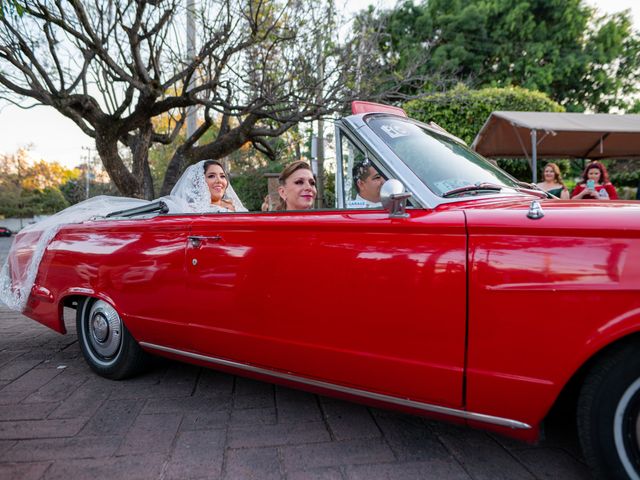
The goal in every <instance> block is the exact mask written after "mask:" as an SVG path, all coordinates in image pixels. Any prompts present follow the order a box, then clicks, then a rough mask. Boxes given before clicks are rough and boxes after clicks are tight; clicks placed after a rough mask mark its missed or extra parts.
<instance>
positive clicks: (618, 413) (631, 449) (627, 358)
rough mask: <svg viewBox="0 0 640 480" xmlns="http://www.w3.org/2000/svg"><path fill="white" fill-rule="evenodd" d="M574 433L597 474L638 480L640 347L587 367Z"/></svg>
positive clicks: (623, 348) (634, 345)
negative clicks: (576, 434) (576, 432)
mask: <svg viewBox="0 0 640 480" xmlns="http://www.w3.org/2000/svg"><path fill="white" fill-rule="evenodd" d="M578 433H579V436H580V443H581V444H582V449H583V452H584V455H585V459H586V460H587V462H588V463H589V464H590V465H591V467H592V468H593V469H594V471H595V472H596V474H597V475H598V476H600V477H601V478H611V479H633V480H638V479H640V343H638V342H634V343H628V344H626V345H624V346H621V347H618V348H616V350H615V351H613V352H611V354H610V355H608V356H607V357H606V358H604V359H603V360H602V361H601V362H599V363H598V364H597V365H596V366H595V367H594V368H592V370H591V371H590V373H589V374H588V376H587V378H586V381H585V383H584V386H583V387H582V390H581V394H580V400H579V402H578Z"/></svg>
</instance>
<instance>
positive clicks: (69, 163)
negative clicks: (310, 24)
mask: <svg viewBox="0 0 640 480" xmlns="http://www.w3.org/2000/svg"><path fill="white" fill-rule="evenodd" d="M586 1H587V3H588V4H590V5H592V6H595V7H596V8H597V9H598V10H599V11H600V12H601V13H609V14H610V13H614V12H619V11H622V10H625V9H631V15H632V18H633V21H634V24H635V27H636V30H640V0H586ZM395 3H396V1H395V0H337V1H336V4H337V6H338V8H341V9H342V10H343V12H345V13H344V14H345V15H347V16H351V15H352V14H353V12H357V11H359V10H361V9H363V8H366V7H367V6H368V5H370V4H371V5H374V6H377V7H383V8H391V7H393V6H394V5H395ZM25 105H30V103H26V104H25ZM28 145H31V157H32V158H33V159H34V160H39V159H44V160H47V161H58V162H60V163H61V164H62V165H64V166H66V167H69V168H71V167H74V166H76V165H78V164H80V163H82V162H83V158H84V156H85V155H86V153H87V151H86V150H85V149H83V147H85V148H86V147H89V148H93V139H91V138H90V137H88V136H87V135H85V134H84V133H82V131H81V130H80V129H79V128H78V127H77V126H76V125H75V124H74V123H73V122H72V121H71V120H69V119H68V118H66V117H64V116H63V115H61V114H59V113H58V112H57V111H56V110H54V109H53V108H51V107H43V106H37V107H33V108H30V109H28V110H24V109H21V108H18V107H15V106H13V105H6V104H0V154H12V153H14V152H16V151H17V150H18V149H19V148H21V147H26V146H28Z"/></svg>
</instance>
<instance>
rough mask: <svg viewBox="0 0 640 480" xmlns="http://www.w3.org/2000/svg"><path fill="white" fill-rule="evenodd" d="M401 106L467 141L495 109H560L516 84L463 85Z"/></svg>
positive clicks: (536, 93) (549, 110) (413, 114)
mask: <svg viewBox="0 0 640 480" xmlns="http://www.w3.org/2000/svg"><path fill="white" fill-rule="evenodd" d="M403 108H404V109H405V111H406V112H407V114H408V115H409V116H410V117H412V118H415V119H417V120H420V121H423V122H425V123H428V122H429V121H433V122H435V123H437V124H438V125H440V126H441V127H443V128H445V129H447V130H448V131H449V132H451V133H452V134H454V135H455V136H457V137H460V138H461V139H462V140H464V141H465V142H467V143H468V144H469V145H471V143H472V142H473V139H474V138H475V137H476V135H477V134H478V132H479V131H480V129H481V128H482V126H483V125H484V123H485V122H486V121H487V119H488V118H489V115H491V112H494V111H496V110H513V111H521V112H564V108H563V107H562V106H561V105H560V104H559V103H556V102H554V101H553V100H551V99H550V98H549V97H548V96H547V95H545V94H544V93H540V92H536V91H531V90H527V89H525V88H520V87H509V88H483V89H481V90H470V89H469V88H467V87H466V86H464V85H458V86H457V87H455V88H454V89H452V90H449V91H448V92H444V93H435V94H432V95H428V96H426V97H423V98H420V99H417V100H411V101H409V102H406V103H405V104H404V105H403Z"/></svg>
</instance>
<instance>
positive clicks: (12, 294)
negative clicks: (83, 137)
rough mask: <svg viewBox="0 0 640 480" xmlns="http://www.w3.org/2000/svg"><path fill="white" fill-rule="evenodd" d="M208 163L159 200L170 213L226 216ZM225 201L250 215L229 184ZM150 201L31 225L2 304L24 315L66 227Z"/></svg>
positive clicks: (88, 206)
mask: <svg viewBox="0 0 640 480" xmlns="http://www.w3.org/2000/svg"><path fill="white" fill-rule="evenodd" d="M203 165H204V161H201V162H198V163H196V164H194V165H191V166H189V167H188V168H187V169H186V170H185V172H184V174H183V175H182V177H180V179H179V180H178V182H177V183H176V185H175V187H174V188H173V190H171V195H169V196H167V197H162V198H160V199H159V200H163V201H165V203H166V204H167V205H168V207H169V213H173V214H180V213H207V212H226V211H228V210H227V209H226V208H224V207H219V206H217V205H211V193H210V192H209V187H208V186H207V182H206V180H205V177H204V166H203ZM225 198H227V199H229V200H231V201H232V202H233V205H234V207H235V211H236V212H246V211H247V209H246V208H244V206H243V205H242V202H241V201H240V199H239V198H238V196H237V195H236V193H235V191H234V190H233V187H231V185H230V184H229V185H228V186H227V190H226V192H225ZM148 203H149V201H147V200H140V199H137V198H127V197H110V196H106V195H101V196H98V197H93V198H90V199H88V200H85V201H84V202H80V203H77V204H76V205H72V206H71V207H69V208H66V209H64V210H62V211H61V212H58V213H57V214H55V215H52V216H51V217H49V218H46V219H44V220H42V221H40V222H38V223H35V224H33V225H29V226H27V227H25V228H24V229H22V230H21V231H20V234H19V235H18V236H17V237H15V238H14V241H13V244H12V245H11V249H10V250H9V255H8V256H7V258H6V260H5V262H4V264H3V265H2V269H1V270H0V301H2V302H3V303H4V304H6V305H7V306H8V307H9V308H10V309H12V310H15V311H18V312H23V311H24V309H25V307H26V305H27V301H28V300H29V295H30V294H31V289H32V288H33V285H34V283H35V280H36V276H37V275H38V270H39V268H40V261H41V260H42V257H43V256H44V253H45V251H46V249H47V247H48V245H49V243H50V242H51V240H52V239H53V238H54V237H55V235H56V233H58V230H59V229H60V227H62V226H63V225H68V224H74V223H82V222H85V221H87V220H89V219H91V218H94V217H104V216H105V215H107V214H109V213H111V212H116V211H120V210H127V209H129V208H134V207H140V206H142V205H146V204H148Z"/></svg>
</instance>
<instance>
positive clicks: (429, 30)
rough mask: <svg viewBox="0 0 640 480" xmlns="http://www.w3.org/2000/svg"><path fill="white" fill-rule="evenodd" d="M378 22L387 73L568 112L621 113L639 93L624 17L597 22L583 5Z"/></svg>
mask: <svg viewBox="0 0 640 480" xmlns="http://www.w3.org/2000/svg"><path fill="white" fill-rule="evenodd" d="M366 15H367V14H365V13H362V14H361V18H362V19H365V18H366ZM377 22H378V25H379V27H378V28H384V31H385V32H386V33H387V35H385V36H383V37H382V40H381V41H380V45H379V48H380V50H381V51H382V52H383V53H384V55H385V56H386V57H387V58H392V59H395V63H394V65H393V66H394V67H396V68H397V67H401V66H405V67H406V66H411V65H415V66H416V67H417V69H418V71H419V72H421V73H422V74H423V75H424V76H425V77H426V78H433V77H435V76H443V75H444V76H453V77H455V78H457V79H458V80H459V81H463V82H465V83H467V84H468V85H472V86H474V87H488V86H497V87H507V86H512V85H513V86H520V87H523V88H528V89H531V90H538V91H541V92H545V93H547V94H548V95H549V96H550V97H551V98H552V99H553V100H555V101H557V102H559V103H560V104H562V105H563V106H565V108H566V109H567V110H568V111H584V110H585V109H594V110H597V111H603V112H606V111H608V110H609V109H610V108H612V107H621V108H625V107H627V106H628V105H627V103H626V100H625V99H627V98H629V95H630V94H631V93H633V92H637V91H638V89H639V86H638V84H637V82H636V78H637V75H638V72H639V70H640V54H639V53H640V37H639V35H638V34H637V33H636V32H634V31H633V30H632V25H631V18H630V14H629V13H628V12H622V13H618V14H614V15H608V16H607V15H605V16H603V17H596V16H595V14H594V11H593V9H592V8H591V7H589V6H588V5H587V4H586V2H585V1H584V0H531V1H528V2H522V1H517V0H457V1H451V0H429V1H428V2H427V1H425V2H423V3H421V4H419V5H414V4H413V2H412V1H405V2H404V3H402V4H399V5H398V6H396V8H395V9H392V10H388V11H382V13H380V14H379V16H378V18H377ZM354 28H356V27H354ZM365 76H366V74H365ZM407 93H419V92H416V91H414V92H407Z"/></svg>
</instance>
